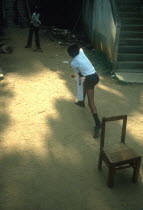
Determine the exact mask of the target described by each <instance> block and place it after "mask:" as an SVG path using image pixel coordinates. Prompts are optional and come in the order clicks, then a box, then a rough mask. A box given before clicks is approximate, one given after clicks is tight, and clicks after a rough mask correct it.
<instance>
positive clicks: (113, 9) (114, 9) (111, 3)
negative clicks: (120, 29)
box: [110, 0, 120, 25]
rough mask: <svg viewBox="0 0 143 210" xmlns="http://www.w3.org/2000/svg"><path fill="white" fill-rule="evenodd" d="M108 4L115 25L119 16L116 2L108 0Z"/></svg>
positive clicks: (118, 21)
mask: <svg viewBox="0 0 143 210" xmlns="http://www.w3.org/2000/svg"><path fill="white" fill-rule="evenodd" d="M110 5H111V9H112V14H113V19H114V23H115V25H116V24H117V23H120V18H119V15H118V10H117V3H116V2H115V0H110Z"/></svg>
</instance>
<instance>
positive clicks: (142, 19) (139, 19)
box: [121, 17, 143, 24]
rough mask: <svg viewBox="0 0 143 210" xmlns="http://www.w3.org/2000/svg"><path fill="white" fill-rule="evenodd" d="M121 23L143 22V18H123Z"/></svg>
mask: <svg viewBox="0 0 143 210" xmlns="http://www.w3.org/2000/svg"><path fill="white" fill-rule="evenodd" d="M121 23H122V24H143V18H134V17H130V18H128V17H127V18H122V19H121Z"/></svg>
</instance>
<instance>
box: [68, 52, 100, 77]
mask: <svg viewBox="0 0 143 210" xmlns="http://www.w3.org/2000/svg"><path fill="white" fill-rule="evenodd" d="M71 66H72V67H73V68H74V70H75V72H76V73H79V72H80V73H81V74H82V75H83V76H85V77H86V76H88V75H91V74H94V73H95V72H96V71H95V69H94V67H93V65H92V64H91V62H90V61H89V59H88V58H87V57H86V55H85V54H84V52H83V49H80V51H79V54H78V55H77V56H75V57H74V58H73V60H72V62H71Z"/></svg>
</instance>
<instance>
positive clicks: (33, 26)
mask: <svg viewBox="0 0 143 210" xmlns="http://www.w3.org/2000/svg"><path fill="white" fill-rule="evenodd" d="M39 18H40V14H39V12H38V7H37V6H36V7H35V12H34V13H33V14H32V18H31V23H30V29H29V35H28V40H27V45H26V46H25V48H31V46H32V38H33V33H34V34H35V44H36V49H35V51H42V50H41V47H40V38H39V29H40V25H41V21H40V19H39Z"/></svg>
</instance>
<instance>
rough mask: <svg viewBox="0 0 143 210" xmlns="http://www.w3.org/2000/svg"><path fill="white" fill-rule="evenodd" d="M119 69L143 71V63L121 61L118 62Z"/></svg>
mask: <svg viewBox="0 0 143 210" xmlns="http://www.w3.org/2000/svg"><path fill="white" fill-rule="evenodd" d="M117 68H119V69H120V68H125V69H142V71H143V62H141V61H138V62H136V61H120V62H117Z"/></svg>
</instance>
